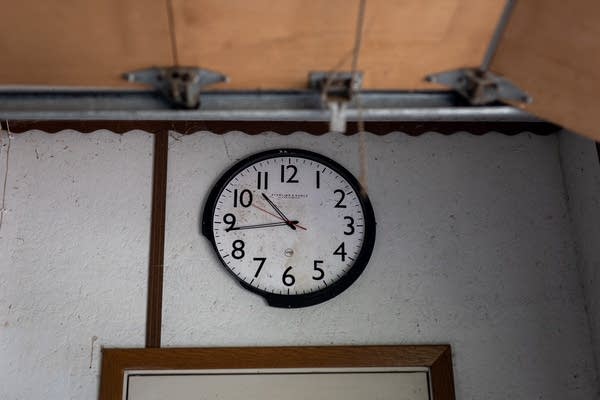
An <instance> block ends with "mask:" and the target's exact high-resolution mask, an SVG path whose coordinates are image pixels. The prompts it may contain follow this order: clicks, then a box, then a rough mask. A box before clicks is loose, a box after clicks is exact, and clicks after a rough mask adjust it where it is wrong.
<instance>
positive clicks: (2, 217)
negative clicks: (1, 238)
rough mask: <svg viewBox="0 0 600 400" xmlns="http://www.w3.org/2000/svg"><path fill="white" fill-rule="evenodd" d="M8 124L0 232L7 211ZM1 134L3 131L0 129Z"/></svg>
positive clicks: (0, 206) (9, 135) (9, 138)
mask: <svg viewBox="0 0 600 400" xmlns="http://www.w3.org/2000/svg"><path fill="white" fill-rule="evenodd" d="M5 122H6V132H7V133H6V136H7V138H8V144H7V145H6V164H5V166H4V183H3V184H2V203H1V204H0V230H1V229H2V222H3V220H4V212H5V211H6V210H5V208H4V205H5V202H6V183H7V182H8V156H9V154H10V142H11V134H10V126H9V125H8V121H5ZM0 133H2V130H1V129H0Z"/></svg>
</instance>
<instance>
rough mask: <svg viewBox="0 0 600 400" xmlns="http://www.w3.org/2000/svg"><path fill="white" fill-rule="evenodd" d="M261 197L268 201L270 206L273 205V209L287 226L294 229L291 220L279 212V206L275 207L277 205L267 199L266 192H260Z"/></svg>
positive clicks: (294, 226)
mask: <svg viewBox="0 0 600 400" xmlns="http://www.w3.org/2000/svg"><path fill="white" fill-rule="evenodd" d="M261 194H262V197H263V198H264V199H265V200H266V201H267V203H269V204H270V205H271V207H273V210H275V212H276V213H277V214H279V216H280V217H281V219H282V220H284V221H285V223H286V224H287V226H289V227H290V228H292V229H294V230H295V229H296V225H294V224H292V222H291V221H290V220H289V219H288V218H287V217H286V216H285V215H283V213H282V212H281V210H280V209H279V208H277V206H276V205H275V204H274V203H273V202H272V201H271V200H269V198H268V197H267V195H266V194H264V193H261Z"/></svg>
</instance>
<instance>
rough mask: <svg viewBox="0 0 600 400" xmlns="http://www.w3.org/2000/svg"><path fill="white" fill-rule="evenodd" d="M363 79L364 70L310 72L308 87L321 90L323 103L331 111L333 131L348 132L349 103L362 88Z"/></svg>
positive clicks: (330, 128) (330, 126)
mask: <svg viewBox="0 0 600 400" xmlns="http://www.w3.org/2000/svg"><path fill="white" fill-rule="evenodd" d="M362 81H363V74H362V72H355V73H352V72H347V71H344V72H335V71H313V72H310V73H309V74H308V88H309V89H313V90H318V91H319V92H321V103H322V104H323V106H324V107H327V108H328V109H329V111H330V113H331V117H330V120H329V130H330V131H331V132H346V110H347V105H348V103H349V102H350V101H352V98H353V97H354V94H355V93H356V92H358V91H359V90H360V89H361V86H362Z"/></svg>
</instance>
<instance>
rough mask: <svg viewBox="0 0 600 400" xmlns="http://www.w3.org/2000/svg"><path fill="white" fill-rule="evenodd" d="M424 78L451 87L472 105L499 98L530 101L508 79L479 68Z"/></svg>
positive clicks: (457, 70)
mask: <svg viewBox="0 0 600 400" xmlns="http://www.w3.org/2000/svg"><path fill="white" fill-rule="evenodd" d="M425 79H426V80H427V81H429V82H434V83H440V84H442V85H445V86H449V87H451V88H453V89H454V90H456V91H457V92H458V93H459V94H460V95H461V96H463V97H464V98H466V99H467V100H468V101H469V103H471V104H473V105H483V104H490V103H494V102H496V101H499V100H513V101H520V102H524V103H531V101H532V99H531V97H530V96H529V95H528V94H527V93H525V92H524V91H523V90H521V89H520V88H519V87H517V86H516V85H514V84H513V83H512V82H511V81H509V80H508V79H506V78H503V77H501V76H499V75H496V74H494V73H492V72H490V71H483V70H481V69H479V68H461V69H456V70H453V71H446V72H440V73H437V74H432V75H429V76H427V77H426V78H425Z"/></svg>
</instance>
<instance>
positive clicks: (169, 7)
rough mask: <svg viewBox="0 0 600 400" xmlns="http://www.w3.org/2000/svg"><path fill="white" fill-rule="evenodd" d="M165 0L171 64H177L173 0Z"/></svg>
mask: <svg viewBox="0 0 600 400" xmlns="http://www.w3.org/2000/svg"><path fill="white" fill-rule="evenodd" d="M166 1H167V18H168V23H169V37H170V39H171V53H172V55H173V64H174V65H175V66H176V67H178V66H179V54H178V53H177V36H176V34H175V16H174V13H173V0H166Z"/></svg>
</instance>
